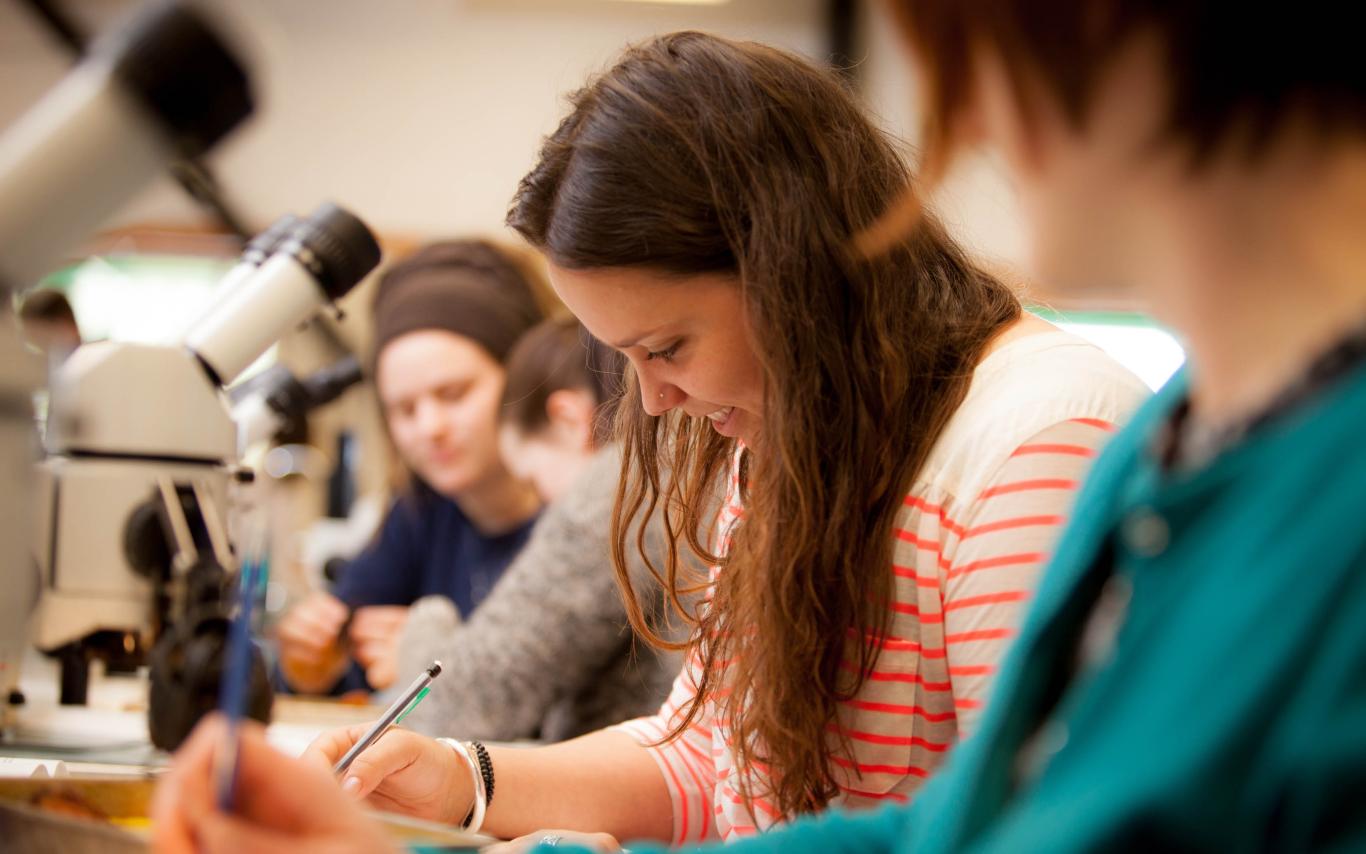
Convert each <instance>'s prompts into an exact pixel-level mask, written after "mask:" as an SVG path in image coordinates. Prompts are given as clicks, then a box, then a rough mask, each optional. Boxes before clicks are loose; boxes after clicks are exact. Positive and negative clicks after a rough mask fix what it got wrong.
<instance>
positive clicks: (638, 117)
mask: <svg viewBox="0 0 1366 854" xmlns="http://www.w3.org/2000/svg"><path fill="white" fill-rule="evenodd" d="M570 101H571V106H572V109H571V111H570V113H569V115H568V116H567V117H566V118H565V119H564V120H563V121H562V122H561V124H560V125H559V127H558V129H557V130H556V131H555V132H554V133H553V134H551V135H550V136H549V137H548V138H547V139H546V140H545V142H544V144H543V147H542V148H541V151H540V156H539V160H538V162H537V164H536V166H535V168H534V169H532V171H531V172H530V173H529V174H528V175H527V176H526V177H525V178H523V179H522V181H521V184H520V186H519V188H518V191H517V195H516V197H515V198H514V199H513V202H512V205H511V209H510V212H509V215H508V223H509V225H511V226H512V227H513V228H514V229H515V230H517V231H518V232H520V233H521V234H522V235H523V236H524V237H526V238H527V239H528V240H529V241H530V242H531V243H532V244H533V245H535V246H537V247H539V248H540V249H541V250H542V251H543V252H545V253H546V254H547V256H548V257H549V258H550V260H551V261H552V262H553V263H554V264H556V265H559V266H562V267H564V268H567V269H602V268H619V267H634V268H641V269H647V270H651V271H658V272H659V273H661V274H663V275H668V276H671V277H687V276H691V275H696V274H702V273H718V272H721V273H729V274H733V275H734V276H735V277H736V279H737V281H738V282H739V285H738V287H739V288H740V292H741V297H742V301H743V305H744V309H745V311H746V312H747V320H748V322H749V325H750V328H751V330H752V333H753V338H754V344H755V347H756V350H757V353H756V355H757V358H758V361H759V363H760V365H761V368H762V374H763V380H764V390H763V412H762V414H761V419H762V423H761V426H760V431H761V441H760V443H759V447H757V448H754V449H749V450H746V451H745V452H744V454H743V456H742V458H741V465H740V469H741V484H742V494H743V500H744V504H745V516H744V519H743V522H742V523H741V524H740V525H739V526H738V527H736V528H734V529H733V530H732V532H731V543H730V547H729V549H728V550H727V551H726V553H725V554H718V553H717V552H718V551H722V549H720V548H718V547H717V546H716V545H715V544H714V542H713V541H704V539H705V534H700V533H699V532H705V531H707V530H709V529H710V527H711V525H710V523H711V522H712V520H711V519H709V518H707V516H708V515H709V514H710V513H711V512H712V511H713V508H714V507H715V501H714V500H712V499H713V496H714V490H715V488H716V484H717V483H718V482H719V481H721V480H723V479H724V477H725V476H726V475H727V473H728V471H729V464H730V462H731V461H732V459H733V458H734V455H735V452H736V450H737V448H736V445H735V442H734V440H731V439H727V438H724V437H722V436H720V435H719V434H718V433H717V432H716V431H715V430H713V429H712V427H711V426H710V425H709V424H708V423H707V422H706V421H705V420H703V419H691V418H688V417H687V416H685V415H682V414H681V413H678V412H673V413H668V414H666V415H664V416H661V417H651V416H649V415H647V414H646V413H645V412H644V410H643V408H642V406H641V402H640V399H639V389H638V381H637V379H636V377H635V376H634V374H631V375H630V376H629V377H628V386H629V388H628V399H627V400H625V401H623V403H622V405H621V406H620V408H619V410H618V431H619V433H620V436H621V438H622V441H623V443H624V448H625V462H624V464H623V478H622V485H621V487H620V490H619V493H618V496H617V505H616V511H615V513H614V516H613V522H612V523H613V533H614V543H615V545H614V554H613V558H614V562H615V564H616V572H617V578H618V580H619V581H620V583H621V586H622V589H623V592H624V595H625V598H626V600H627V603H628V609H629V612H630V616H631V621H632V623H633V625H634V626H635V627H636V629H637V630H639V631H640V632H641V633H642V634H643V635H644V636H646V637H648V638H650V639H651V640H653V641H654V642H656V643H660V644H661V645H667V644H664V643H663V642H662V639H661V638H660V637H659V635H658V633H657V632H656V631H655V630H654V627H652V626H650V625H647V620H646V617H645V614H644V613H643V612H642V609H641V608H640V607H639V605H638V604H637V601H636V595H635V591H634V590H633V589H632V586H631V582H630V578H629V577H628V575H627V572H626V569H625V565H626V561H625V555H626V553H627V550H628V549H630V548H633V547H634V548H636V549H637V550H640V551H641V552H642V555H643V553H644V550H643V549H641V548H640V547H641V544H642V543H643V541H644V535H645V528H646V525H647V524H648V523H650V521H651V520H652V519H653V518H654V517H655V516H656V514H659V515H662V516H663V518H664V520H665V525H666V527H667V529H668V537H669V542H670V543H671V544H672V545H671V549H670V551H669V553H668V558H667V561H666V562H665V565H664V566H663V567H653V569H654V570H655V571H656V573H657V574H658V575H659V576H660V581H661V582H662V583H663V584H664V586H665V589H666V590H669V591H671V592H672V593H673V595H674V604H675V607H676V608H677V609H678V610H679V611H680V613H683V614H684V616H685V618H687V619H689V620H691V621H692V623H693V626H694V628H693V632H692V636H691V639H690V640H689V642H688V645H689V646H690V647H691V649H692V650H693V651H694V652H695V653H696V655H697V656H698V657H699V660H700V682H699V685H698V692H697V699H696V701H695V702H694V703H693V704H692V705H691V706H690V707H689V708H688V709H686V711H685V714H684V715H683V719H682V720H680V721H678V722H677V725H676V726H675V727H674V729H673V732H672V733H671V735H670V737H677V736H678V735H679V734H680V733H682V732H683V731H684V730H685V729H686V728H687V727H688V726H689V725H690V724H692V723H693V722H694V721H695V720H696V719H697V718H698V716H699V715H700V714H701V713H702V709H703V705H704V703H705V702H707V701H712V702H714V703H715V704H716V706H717V714H718V715H719V716H720V717H722V718H723V719H726V720H728V721H729V726H730V728H731V730H732V732H733V735H734V750H735V753H736V760H737V762H738V763H740V765H741V767H745V768H753V767H754V766H755V764H756V763H762V764H764V765H767V766H768V772H767V775H766V776H767V779H768V783H767V784H766V785H765V789H764V791H751V787H750V785H749V782H748V780H747V779H746V775H741V779H740V780H739V781H737V782H738V783H739V784H740V786H741V791H742V794H743V795H744V797H745V798H746V799H750V798H753V797H758V796H764V797H767V798H769V799H771V800H772V801H773V803H774V805H775V806H776V807H777V808H778V809H779V810H780V811H781V812H782V813H783V814H784V815H785V816H789V817H791V816H793V815H795V814H798V813H802V812H808V811H813V810H816V809H818V808H820V807H822V806H824V805H825V804H826V803H828V802H829V801H830V799H831V798H832V797H834V796H835V795H836V793H837V792H838V780H837V778H836V776H835V768H834V764H833V763H832V762H831V761H830V759H831V756H832V755H833V754H836V753H846V752H847V751H848V747H849V746H848V745H847V744H842V743H840V742H838V741H836V740H832V739H833V736H831V735H829V734H828V733H827V724H829V723H830V722H831V721H833V720H834V719H835V715H836V709H837V704H838V703H839V702H840V701H841V700H845V699H848V698H850V697H852V696H854V695H855V694H856V693H857V691H858V690H859V688H860V687H861V682H862V679H861V677H859V676H853V675H850V674H848V673H847V672H845V671H843V670H841V668H840V662H841V660H842V659H844V658H846V657H847V658H849V659H850V660H852V661H853V662H855V663H857V664H858V665H859V666H858V667H856V668H855V673H864V672H866V671H867V670H869V669H871V667H872V665H873V661H872V659H873V658H874V657H875V655H876V651H875V648H874V646H873V645H870V644H867V643H864V642H862V638H863V637H865V636H866V635H873V636H881V635H883V634H885V632H886V629H887V623H888V605H889V600H890V599H891V597H892V596H893V589H892V575H891V572H890V569H889V567H890V562H891V548H892V545H891V532H892V526H893V523H894V520H895V517H896V514H897V511H898V509H899V508H900V507H901V506H902V501H903V497H904V496H905V495H906V493H907V491H908V489H909V488H910V486H911V484H912V482H913V481H914V480H915V478H916V474H917V472H918V471H919V470H920V468H921V466H922V465H923V464H924V461H925V459H926V457H927V455H928V454H929V451H930V448H931V446H932V445H933V444H934V442H935V440H936V438H937V437H938V436H939V433H940V431H941V430H942V429H943V427H944V425H945V423H946V422H947V421H948V419H949V417H950V415H952V413H953V412H954V410H955V409H956V408H957V407H958V405H959V403H960V402H961V401H962V399H963V397H964V395H965V394H966V391H967V386H968V382H969V379H970V377H971V375H972V371H973V368H974V366H975V365H976V364H977V362H978V360H979V359H980V357H981V356H982V354H983V351H984V349H985V348H986V345H987V343H988V341H989V340H990V339H991V338H992V337H993V336H994V335H995V334H996V333H997V332H999V331H1000V330H1002V329H1003V328H1004V327H1005V326H1006V325H1008V324H1010V323H1011V322H1012V321H1014V320H1015V319H1016V318H1018V317H1019V315H1020V306H1019V302H1018V301H1017V299H1016V298H1015V296H1014V294H1013V293H1012V292H1011V291H1010V290H1009V289H1007V288H1006V287H1005V286H1003V285H1002V284H1000V283H999V282H997V281H995V280H993V279H992V278H991V277H989V276H987V275H986V274H984V273H983V272H981V271H980V270H978V269H977V268H976V267H974V266H973V265H972V264H970V263H969V262H968V261H967V259H966V258H965V257H964V255H963V253H962V252H961V251H960V250H959V249H958V248H957V247H956V246H955V245H954V244H953V243H952V242H951V241H950V240H949V239H948V238H947V237H946V236H945V234H944V233H943V231H942V229H940V228H939V227H938V225H936V224H935V223H934V222H933V221H932V220H930V219H926V220H925V221H923V222H922V223H921V225H920V227H919V228H917V229H916V231H915V232H914V234H912V235H911V236H909V237H908V238H906V240H905V241H904V242H902V243H899V244H897V245H895V246H893V247H891V248H890V249H889V250H887V251H885V252H884V253H882V254H880V255H878V256H877V257H867V256H865V255H862V254H860V253H858V252H856V251H854V250H853V249H852V245H853V244H852V241H853V238H854V236H855V235H857V234H859V233H860V232H861V230H863V229H865V228H866V227H867V226H869V225H870V224H871V223H873V222H874V221H876V220H877V219H878V217H879V216H880V215H881V214H882V213H883V212H884V210H885V209H886V208H887V206H888V205H889V204H890V203H892V202H893V201H894V200H896V199H897V198H898V197H899V196H900V195H901V194H902V193H903V191H905V189H906V188H907V187H908V186H909V184H910V180H911V178H910V174H909V171H908V168H907V166H906V165H905V163H904V162H903V160H902V159H901V158H900V156H899V155H898V153H897V149H896V148H895V146H894V145H893V144H892V143H891V141H890V140H889V139H887V138H886V137H885V136H884V135H883V134H882V133H881V132H880V131H879V130H878V129H877V128H876V127H875V126H874V125H873V124H872V123H871V122H870V120H869V119H868V118H867V117H866V116H865V114H864V113H863V111H862V110H861V109H860V107H859V105H858V103H857V101H856V99H855V97H854V96H853V95H852V94H851V93H850V92H848V91H847V90H846V89H845V88H844V86H843V85H842V83H841V82H840V81H839V80H837V79H836V77H835V76H834V75H832V74H831V73H829V72H827V71H824V70H821V69H818V68H816V67H814V66H812V65H811V64H809V63H808V62H806V61H804V60H802V59H800V58H798V57H796V56H793V55H791V54H788V53H785V52H783V51H780V50H777V49H774V48H771V47H766V46H764V45H759V44H752V43H741V42H734V41H728V40H725V39H722V38H718V37H714V36H710V35H705V34H702V33H696V32H683V33H675V34H672V35H668V36H664V37H661V38H658V39H655V40H653V41H650V42H647V43H645V44H641V45H639V46H636V47H633V48H631V49H629V50H627V51H626V53H625V55H624V56H623V57H622V58H621V60H620V61H619V62H618V63H617V64H616V65H615V66H613V67H612V68H610V69H609V70H607V71H606V72H605V73H603V74H601V75H599V76H598V77H596V78H595V79H593V80H591V81H590V82H589V83H588V85H586V86H585V87H584V88H583V89H580V90H579V91H578V92H576V93H574V94H573V95H572V96H571V98H570ZM676 286H677V285H676ZM682 286H686V285H682ZM684 547H687V548H690V549H691V550H692V552H693V553H694V554H695V555H696V556H697V557H698V558H699V559H701V560H703V561H706V562H708V563H711V564H713V565H716V566H718V567H720V569H721V571H720V572H719V574H718V575H717V577H716V580H715V582H714V586H713V588H712V590H711V596H710V603H709V605H708V606H707V607H704V608H702V609H700V610H698V611H693V612H690V611H688V609H686V608H685V607H684V605H683V602H682V600H681V598H680V594H682V593H686V592H688V591H689V590H690V589H695V587H696V585H697V584H698V583H699V579H698V578H697V577H696V576H695V575H694V574H691V573H689V572H687V571H686V569H685V568H684V563H683V561H682V560H680V558H681V557H682V552H681V549H682V548H684ZM703 581H705V580H703ZM850 638H855V639H856V640H852V641H851V640H850Z"/></svg>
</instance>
